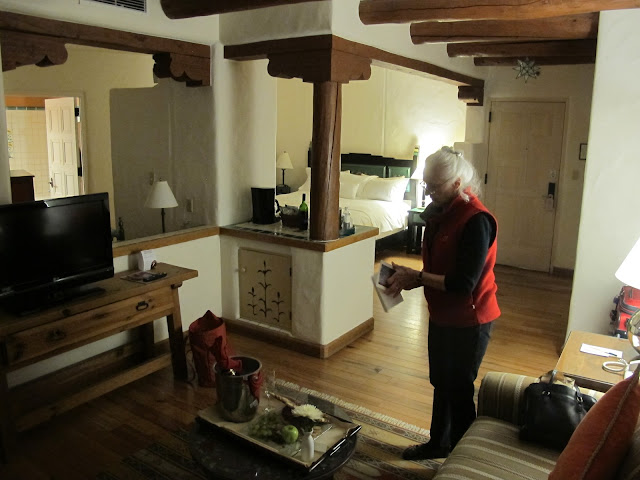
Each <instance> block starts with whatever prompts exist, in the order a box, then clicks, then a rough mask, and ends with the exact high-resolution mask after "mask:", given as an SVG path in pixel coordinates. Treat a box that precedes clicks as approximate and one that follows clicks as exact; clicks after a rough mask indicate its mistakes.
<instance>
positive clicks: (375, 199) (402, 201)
mask: <svg viewBox="0 0 640 480" xmlns="http://www.w3.org/2000/svg"><path fill="white" fill-rule="evenodd" d="M416 163H417V162H416V161H415V160H397V159H394V158H388V157H381V156H377V155H369V154H362V153H347V154H342V156H341V170H342V171H341V172H340V199H339V205H340V208H344V207H348V208H349V212H350V213H351V221H352V223H353V224H354V225H364V226H368V227H377V228H378V229H379V233H378V236H377V237H376V239H377V240H379V239H381V238H384V237H387V236H389V235H392V234H394V233H397V232H401V231H404V230H405V229H406V227H407V217H408V213H407V212H408V211H409V209H411V207H412V201H411V199H409V198H408V197H411V196H413V197H414V199H415V190H411V188H409V177H410V176H411V174H412V173H413V172H414V171H415V168H416ZM414 188H415V185H414ZM310 189H311V169H310V168H308V167H307V179H306V181H305V182H304V184H302V185H301V186H300V188H299V189H298V191H296V192H292V193H287V194H283V195H278V196H277V197H276V199H277V200H278V203H279V204H280V206H281V207H283V206H285V205H290V206H293V207H297V206H299V205H300V203H301V202H302V194H303V193H306V194H307V196H306V201H307V204H308V205H309V211H310V215H312V216H313V205H311V202H310V197H311V196H310V194H309V191H310ZM414 201H415V200H414Z"/></svg>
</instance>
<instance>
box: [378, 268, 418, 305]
mask: <svg viewBox="0 0 640 480" xmlns="http://www.w3.org/2000/svg"><path fill="white" fill-rule="evenodd" d="M393 269H394V270H395V271H396V272H395V273H394V274H393V275H391V276H390V277H389V279H388V280H387V284H388V285H389V286H388V287H387V289H386V290H385V292H384V293H385V294H387V295H391V296H393V297H397V296H398V295H399V294H400V292H401V291H402V290H411V289H412V288H417V287H419V286H420V283H419V282H418V274H419V273H420V272H419V271H418V270H414V269H412V268H409V267H405V266H403V265H398V264H396V263H393Z"/></svg>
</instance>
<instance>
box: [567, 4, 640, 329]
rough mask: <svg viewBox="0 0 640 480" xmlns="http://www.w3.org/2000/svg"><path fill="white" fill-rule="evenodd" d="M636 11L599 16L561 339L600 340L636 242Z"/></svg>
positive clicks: (639, 104) (639, 122) (639, 103)
mask: <svg viewBox="0 0 640 480" xmlns="http://www.w3.org/2000/svg"><path fill="white" fill-rule="evenodd" d="M638 25H640V10H638V9H633V10H621V11H611V12H602V13H601V14H600V23H599V27H598V52H597V60H596V69H595V80H594V87H593V103H592V108H591V129H590V132H589V151H588V158H587V162H586V171H585V187H584V194H583V200H582V215H581V218H580V234H579V237H578V252H577V259H576V270H575V276H574V281H573V293H572V296H571V309H570V312H569V326H568V331H571V330H586V331H591V332H598V333H607V331H608V327H609V315H608V313H609V311H610V310H611V307H612V303H611V299H612V298H613V296H614V295H616V294H617V293H618V292H619V290H620V287H621V283H620V281H619V280H618V279H616V277H615V275H614V274H615V271H616V270H617V269H618V267H619V266H620V264H621V263H622V261H623V260H624V258H625V257H626V255H627V253H629V251H630V250H631V247H632V246H633V245H634V244H635V242H636V240H637V239H638V237H640V221H639V220H638V217H637V215H636V214H635V212H637V211H638V207H640V200H639V199H638V178H640V162H639V161H638V148H637V145H636V140H637V137H638V132H640V117H638V111H640V83H639V82H638V81H637V78H638V76H639V75H640V63H639V62H638V61H637V59H636V57H637V55H636V52H638V51H640V30H639V29H638Z"/></svg>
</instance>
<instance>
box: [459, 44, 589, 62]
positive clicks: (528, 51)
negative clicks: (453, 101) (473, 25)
mask: <svg viewBox="0 0 640 480" xmlns="http://www.w3.org/2000/svg"><path fill="white" fill-rule="evenodd" d="M447 53H448V54H449V56H450V57H517V58H524V57H529V58H537V57H576V56H578V57H587V56H590V57H591V56H592V57H595V55H596V41H595V40H566V41H551V42H520V43H450V44H448V45H447Z"/></svg>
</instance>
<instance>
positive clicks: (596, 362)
mask: <svg viewBox="0 0 640 480" xmlns="http://www.w3.org/2000/svg"><path fill="white" fill-rule="evenodd" d="M583 343H586V344H589V345H596V346H598V347H604V348H612V349H615V350H620V351H622V357H623V358H624V359H625V360H627V361H631V360H632V359H633V358H635V357H636V356H638V352H636V351H635V349H634V348H633V346H632V345H631V343H630V342H629V340H627V339H624V338H617V337H611V336H608V335H601V334H598V333H590V332H580V331H576V330H574V331H572V332H571V333H570V334H569V338H568V339H567V342H566V343H565V345H564V348H563V349H562V354H561V355H560V358H559V359H558V363H557V364H556V367H555V368H556V370H558V371H560V372H563V373H565V374H566V375H567V376H569V377H572V378H574V379H575V381H576V385H578V386H579V387H581V388H587V389H591V390H596V391H599V392H606V391H607V390H609V389H610V388H611V387H612V386H613V385H615V384H616V383H618V382H619V381H620V380H622V379H623V376H622V373H611V372H607V371H606V370H604V369H603V368H602V363H603V362H606V361H609V360H616V358H615V357H609V358H607V357H601V356H599V355H593V354H590V353H584V352H581V351H580V348H581V347H582V344H583Z"/></svg>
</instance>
